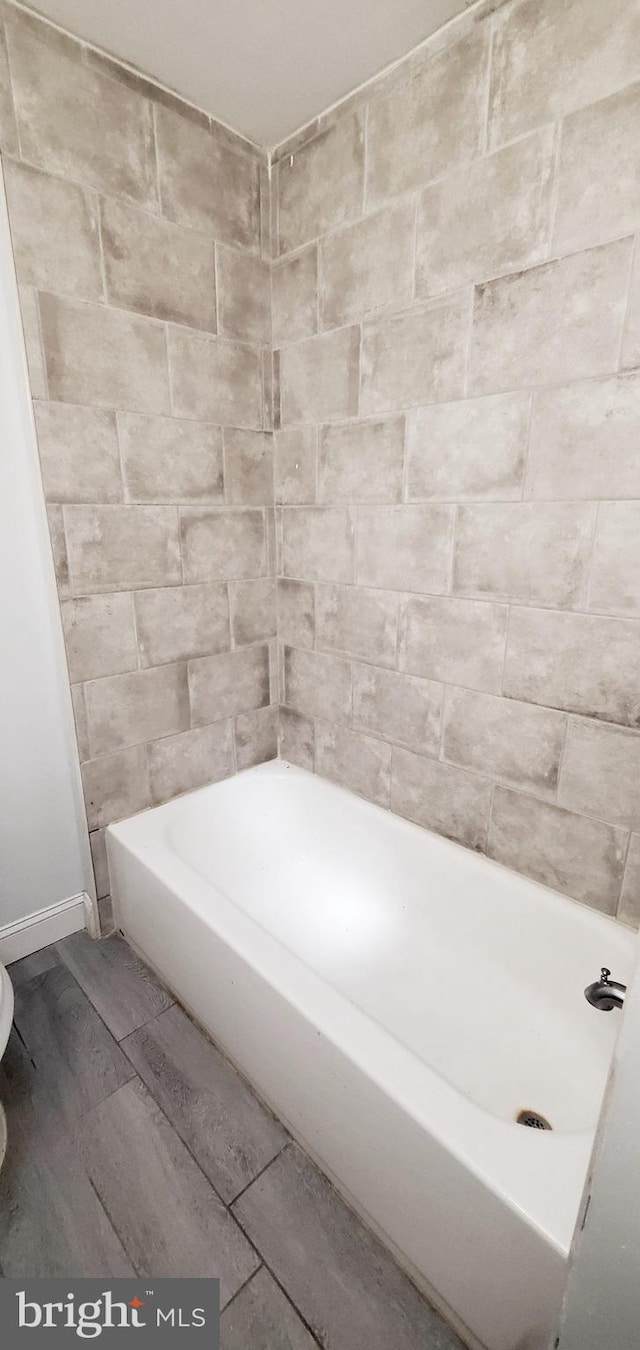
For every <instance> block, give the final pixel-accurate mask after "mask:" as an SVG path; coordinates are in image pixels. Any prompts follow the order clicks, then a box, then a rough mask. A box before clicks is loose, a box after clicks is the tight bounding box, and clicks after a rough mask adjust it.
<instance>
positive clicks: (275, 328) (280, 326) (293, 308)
mask: <svg viewBox="0 0 640 1350" xmlns="http://www.w3.org/2000/svg"><path fill="white" fill-rule="evenodd" d="M271 325H272V332H273V345H274V347H279V346H280V345H281V344H282V343H283V342H296V341H297V339H298V338H305V337H311V335H312V334H313V333H315V332H317V329H318V250H317V248H316V246H315V244H314V245H313V246H312V247H311V248H304V249H301V250H300V252H299V253H293V254H292V255H291V256H290V257H287V258H282V259H281V260H280V262H278V263H276V264H275V265H274V266H273V267H272V269H271Z"/></svg>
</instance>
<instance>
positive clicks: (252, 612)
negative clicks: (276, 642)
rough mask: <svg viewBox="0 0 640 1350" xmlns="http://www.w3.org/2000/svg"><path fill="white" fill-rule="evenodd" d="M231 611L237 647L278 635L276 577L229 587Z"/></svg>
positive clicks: (235, 583) (232, 630) (232, 633)
mask: <svg viewBox="0 0 640 1350" xmlns="http://www.w3.org/2000/svg"><path fill="white" fill-rule="evenodd" d="M229 611H230V616H231V635H232V638H233V645H234V647H244V646H246V644H247V643H249V642H264V641H265V639H266V638H271V637H275V636H276V621H277V615H276V583H275V580H274V578H273V577H266V578H265V579H264V580H259V581H232V582H230V584H229Z"/></svg>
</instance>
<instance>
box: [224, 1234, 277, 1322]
mask: <svg viewBox="0 0 640 1350" xmlns="http://www.w3.org/2000/svg"><path fill="white" fill-rule="evenodd" d="M236 1223H237V1220H236ZM238 1226H239V1225H238ZM251 1246H252V1247H253V1250H254V1252H255V1253H256V1255H257V1256H258V1257H260V1264H259V1265H258V1266H256V1269H255V1270H252V1271H251V1274H250V1275H249V1276H247V1279H246V1280H243V1281H242V1284H241V1285H240V1287H239V1289H236V1291H235V1294H232V1295H231V1298H230V1299H229V1300H228V1302H227V1303H225V1305H224V1308H222V1307H221V1308H220V1317H221V1318H222V1316H223V1315H224V1313H226V1312H228V1310H229V1308H231V1307H232V1306H233V1304H234V1303H235V1302H236V1301H237V1300H238V1299H239V1298H240V1295H241V1294H244V1291H245V1289H246V1288H247V1286H248V1285H250V1284H251V1281H252V1280H254V1279H255V1277H256V1275H259V1274H260V1271H261V1270H265V1269H266V1266H265V1264H264V1261H263V1260H262V1257H261V1256H260V1252H259V1251H258V1249H257V1247H254V1246H253V1243H251Z"/></svg>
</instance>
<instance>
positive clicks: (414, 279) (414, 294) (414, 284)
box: [411, 192, 421, 304]
mask: <svg viewBox="0 0 640 1350" xmlns="http://www.w3.org/2000/svg"><path fill="white" fill-rule="evenodd" d="M420 196H421V194H420V193H419V192H416V194H415V197H414V203H413V265H412V270H411V299H412V301H413V303H414V304H415V303H416V302H417V301H418V300H419V299H420V297H419V296H418V225H419V220H420Z"/></svg>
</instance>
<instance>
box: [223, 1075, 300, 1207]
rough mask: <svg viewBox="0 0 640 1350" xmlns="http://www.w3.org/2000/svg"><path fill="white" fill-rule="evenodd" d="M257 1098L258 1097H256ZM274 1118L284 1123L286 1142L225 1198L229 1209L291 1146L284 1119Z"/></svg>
mask: <svg viewBox="0 0 640 1350" xmlns="http://www.w3.org/2000/svg"><path fill="white" fill-rule="evenodd" d="M247 1084H248V1086H249V1087H251V1084H250V1082H249V1080H248V1079H247ZM254 1095H255V1094H254ZM256 1100H258V1099H257V1098H256ZM274 1119H275V1120H276V1121H277V1122H278V1124H279V1125H282V1129H283V1130H285V1132H286V1136H287V1137H286V1139H285V1141H284V1143H283V1144H281V1145H280V1148H279V1149H278V1150H277V1151H276V1152H275V1153H274V1154H273V1157H272V1158H269V1160H268V1162H266V1163H265V1164H264V1167H261V1168H260V1171H259V1172H256V1174H255V1176H254V1177H251V1180H250V1181H247V1182H246V1183H245V1185H244V1186H241V1187H240V1190H239V1191H238V1193H237V1195H233V1196H232V1197H231V1199H230V1200H225V1202H224V1203H225V1204H226V1206H227V1209H232V1208H233V1206H234V1205H236V1204H237V1203H238V1200H241V1199H242V1197H243V1195H246V1193H247V1191H250V1190H251V1187H252V1186H253V1185H254V1183H255V1182H256V1181H259V1180H260V1178H261V1177H263V1176H264V1174H265V1172H268V1171H269V1168H270V1167H271V1164H272V1163H274V1162H275V1161H276V1159H277V1158H279V1157H280V1156H281V1154H283V1153H286V1151H287V1149H288V1148H289V1145H290V1144H291V1143H292V1136H291V1135H290V1134H289V1131H288V1130H287V1129H286V1126H285V1125H283V1124H282V1121H281V1120H280V1118H279V1117H278V1116H275V1117H274Z"/></svg>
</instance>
